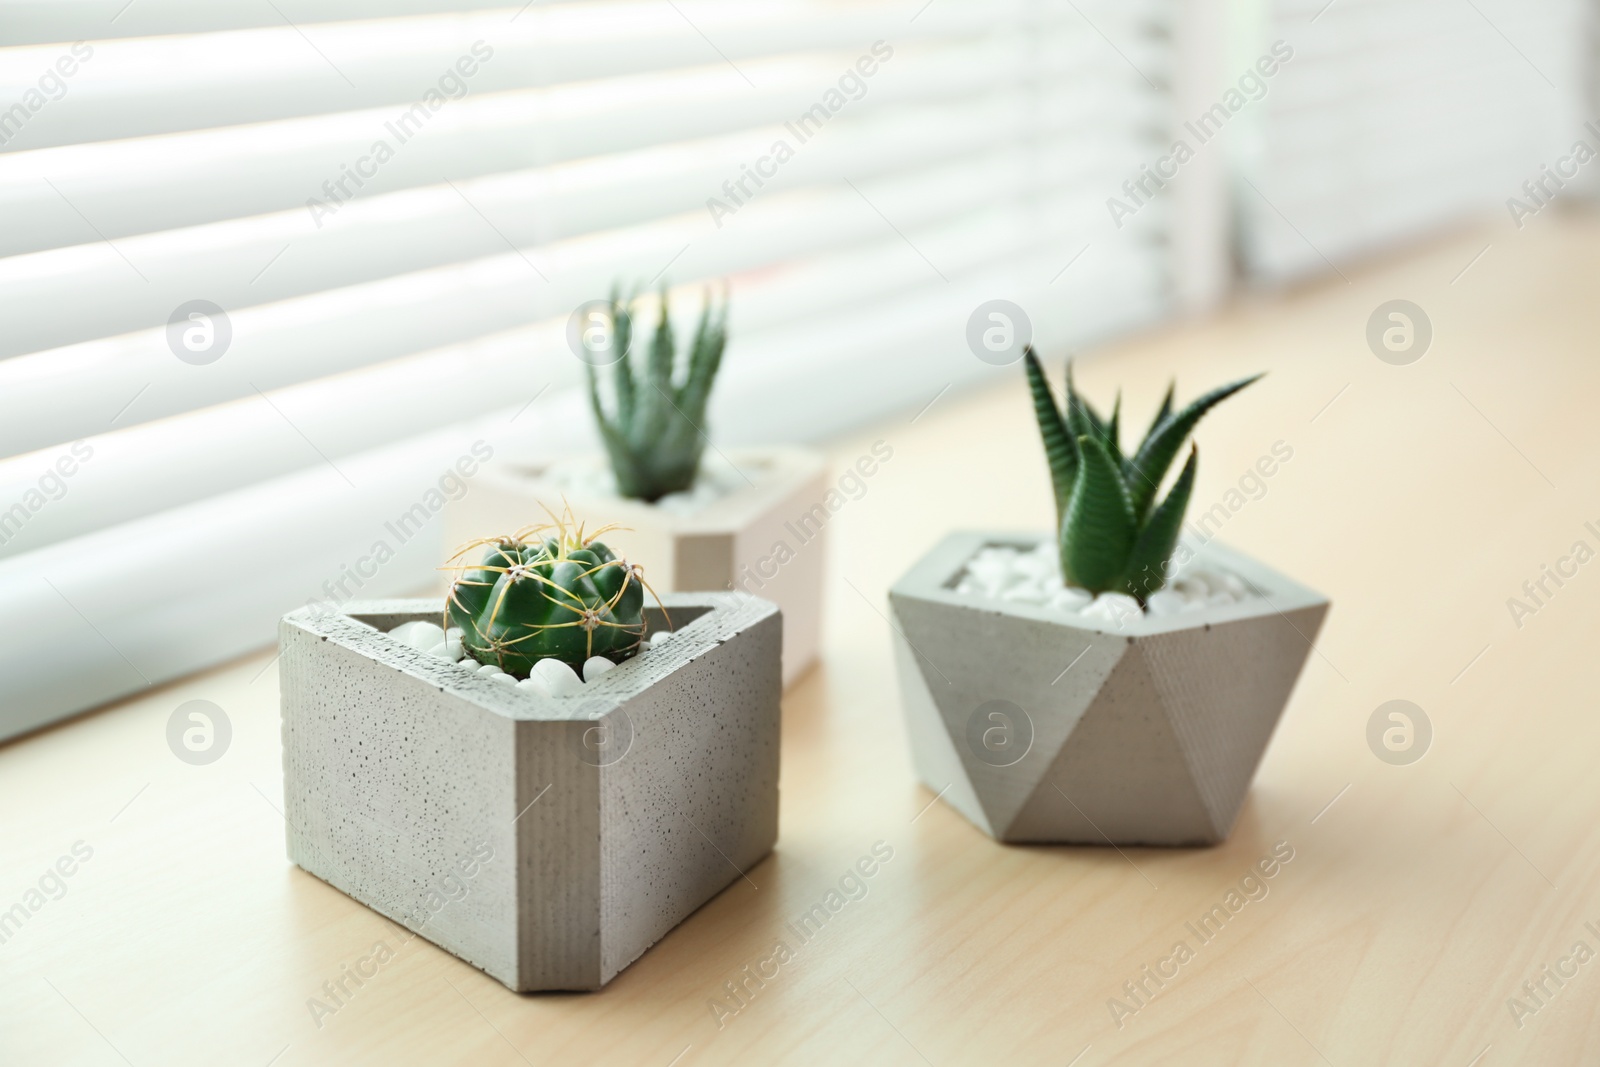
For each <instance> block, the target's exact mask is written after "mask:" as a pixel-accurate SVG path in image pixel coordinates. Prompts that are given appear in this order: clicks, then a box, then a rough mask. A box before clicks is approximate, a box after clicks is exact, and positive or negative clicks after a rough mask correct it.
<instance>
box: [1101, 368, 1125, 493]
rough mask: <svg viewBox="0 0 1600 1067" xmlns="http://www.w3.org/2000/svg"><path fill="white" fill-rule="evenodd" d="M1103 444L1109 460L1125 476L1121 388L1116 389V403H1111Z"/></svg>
mask: <svg viewBox="0 0 1600 1067" xmlns="http://www.w3.org/2000/svg"><path fill="white" fill-rule="evenodd" d="M1103 444H1104V445H1105V446H1106V451H1107V452H1109V453H1111V460H1112V462H1114V463H1115V464H1116V465H1117V470H1118V472H1119V473H1122V474H1123V477H1124V478H1126V477H1127V474H1126V472H1125V471H1123V466H1124V464H1123V459H1122V390H1121V389H1118V390H1117V401H1116V403H1115V404H1113V405H1111V421H1110V422H1109V423H1107V424H1106V436H1105V441H1104V442H1103Z"/></svg>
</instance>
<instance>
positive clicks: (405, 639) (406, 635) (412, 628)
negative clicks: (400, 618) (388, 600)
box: [389, 622, 422, 645]
mask: <svg viewBox="0 0 1600 1067" xmlns="http://www.w3.org/2000/svg"><path fill="white" fill-rule="evenodd" d="M421 625H422V623H421V622H403V623H401V624H400V625H399V626H396V627H395V628H394V629H392V630H390V631H389V636H390V637H392V638H394V639H395V640H396V641H399V642H400V643H401V644H403V645H409V644H411V635H412V634H414V633H416V630H417V627H418V626H421Z"/></svg>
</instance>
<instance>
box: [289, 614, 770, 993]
mask: <svg viewBox="0 0 1600 1067" xmlns="http://www.w3.org/2000/svg"><path fill="white" fill-rule="evenodd" d="M662 599H663V601H664V602H665V606H666V608H667V610H668V612H670V614H671V616H672V622H673V624H674V625H675V626H677V627H678V632H677V634H676V635H675V636H674V637H672V638H671V639H670V640H668V641H666V642H665V643H663V644H662V645H660V646H659V647H657V648H654V649H651V650H650V651H648V652H645V653H643V654H642V655H640V656H638V657H636V658H634V659H632V660H629V661H628V662H626V663H623V664H621V665H619V666H618V667H617V668H616V669H614V670H612V671H608V672H607V673H606V674H605V675H604V676H602V677H600V678H598V679H596V680H595V681H593V682H591V683H589V684H587V685H585V686H584V688H583V692H582V693H581V694H576V695H573V696H568V697H546V696H539V695H536V694H533V693H529V692H527V691H524V690H520V689H517V688H516V687H514V686H508V685H504V684H502V683H496V682H493V681H491V680H490V679H488V678H485V677H481V676H478V675H475V674H473V673H471V672H470V671H468V670H467V669H466V668H464V667H461V666H459V665H457V664H455V663H452V662H450V661H449V660H446V659H442V658H438V657H435V656H430V655H427V654H426V653H422V652H419V651H417V650H416V649H413V648H411V647H409V646H407V645H404V644H402V643H401V642H400V641H398V640H396V639H394V638H392V637H390V636H389V635H388V633H387V631H388V630H390V629H393V628H394V627H396V626H398V625H400V624H401V623H403V622H410V621H412V620H416V619H428V620H437V619H438V618H439V617H440V614H441V612H442V610H443V602H442V601H438V600H386V601H370V602H367V603H360V604H351V605H348V606H347V607H346V608H345V610H344V611H342V612H340V613H318V612H317V611H316V610H315V609H312V608H305V609H301V610H300V611H297V612H294V613H293V614H291V615H288V616H286V617H285V618H284V619H283V622H282V624H281V626H280V630H279V635H280V641H281V647H282V661H281V668H280V672H281V677H282V686H283V774H284V790H283V793H284V804H285V815H286V817H287V823H288V845H289V858H290V859H291V860H292V861H294V862H295V863H296V864H298V865H299V866H301V867H303V868H304V869H305V870H307V871H309V872H310V873H312V874H314V875H316V876H317V877H318V878H321V879H322V880H323V881H325V882H327V883H328V884H330V885H332V886H334V887H335V888H336V889H339V890H341V891H343V892H345V893H348V894H349V895H350V896H352V897H354V898H355V899H356V900H359V901H361V902H362V903H363V904H366V905H367V906H368V907H371V908H373V909H374V910H376V911H379V912H381V913H383V914H384V915H386V916H388V917H389V918H390V919H393V920H394V921H395V922H397V923H400V924H401V925H404V926H406V927H407V928H408V929H411V930H413V931H415V932H416V933H418V934H421V935H422V936H423V937H426V938H427V939H428V940H430V941H432V942H434V943H435V944H437V945H438V946H440V947H441V948H443V949H446V950H447V951H449V952H452V953H454V954H455V955H457V956H459V957H461V958H462V959H464V960H466V961H467V962H468V963H471V964H473V965H474V966H476V967H479V968H481V969H482V970H484V971H486V972H487V973H488V974H490V975H492V976H493V977H495V978H497V979H499V980H500V981H501V982H503V983H505V984H506V985H507V986H509V987H510V988H511V989H513V990H516V991H517V992H526V991H532V990H544V989H567V990H583V989H598V988H599V987H601V986H603V985H605V984H606V983H607V982H608V981H610V980H611V979H612V978H613V977H614V976H615V975H616V974H617V972H618V971H620V970H622V968H624V967H626V966H627V965H628V964H629V963H631V962H632V961H633V960H635V959H637V958H638V957H639V955H640V954H641V953H643V952H644V950H645V949H647V948H649V947H650V946H651V945H652V944H654V943H655V942H656V941H657V940H659V939H660V938H661V937H663V936H664V935H665V934H666V933H667V931H669V930H671V929H672V928H673V927H674V926H675V925H677V924H678V923H679V922H681V921H682V920H683V919H684V918H686V917H687V916H688V915H689V914H690V913H691V912H693V911H694V910H695V909H696V908H698V907H699V906H700V905H702V904H704V903H705V902H706V901H707V900H710V899H711V898H712V897H713V896H715V895H716V894H717V893H718V892H719V891H721V890H722V889H723V888H724V887H725V886H727V885H728V884H729V883H731V882H733V881H734V880H736V879H738V878H739V877H740V876H741V873H742V872H744V871H747V870H749V869H750V867H752V866H753V865H754V864H756V863H758V862H759V861H760V860H761V859H762V857H764V856H766V855H767V853H768V852H770V851H771V850H772V846H773V843H774V842H775V841H776V840H777V835H778V736H779V729H778V728H779V718H778V700H779V693H780V687H779V680H778V657H779V649H780V647H781V642H782V620H781V617H780V616H779V614H778V611H777V609H776V608H775V607H774V606H773V605H772V604H770V603H768V602H766V601H762V600H758V599H756V598H754V597H746V596H742V595H735V594H727V593H724V594H706V593H700V594H693V595H671V594H667V595H664V596H663V598H662ZM646 615H647V621H648V623H649V625H650V628H651V629H652V630H655V629H657V628H659V627H661V626H662V624H663V621H664V620H663V619H662V615H661V612H660V610H659V609H656V608H653V607H652V608H647V609H646Z"/></svg>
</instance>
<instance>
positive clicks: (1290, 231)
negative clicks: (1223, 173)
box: [1234, 0, 1600, 281]
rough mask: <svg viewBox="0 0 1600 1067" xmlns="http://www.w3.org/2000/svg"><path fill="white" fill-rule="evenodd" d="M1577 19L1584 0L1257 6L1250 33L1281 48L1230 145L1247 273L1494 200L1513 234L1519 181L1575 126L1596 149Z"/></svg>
mask: <svg viewBox="0 0 1600 1067" xmlns="http://www.w3.org/2000/svg"><path fill="white" fill-rule="evenodd" d="M1591 19H1592V13H1591V5H1589V4H1587V3H1585V2H1584V0H1551V2H1548V3H1539V4H1525V3H1516V2H1514V0H1465V2H1463V0H1381V2H1380V0H1335V2H1333V3H1329V2H1328V0H1274V2H1272V3H1270V4H1268V5H1266V8H1265V16H1264V21H1265V23H1266V25H1265V28H1264V30H1263V31H1262V37H1263V38H1264V39H1265V40H1268V41H1270V40H1273V39H1275V38H1285V39H1288V40H1289V41H1291V42H1293V47H1294V50H1295V54H1294V58H1293V59H1292V60H1291V61H1290V62H1288V63H1286V64H1284V67H1283V70H1282V73H1281V75H1280V76H1279V77H1277V78H1276V79H1275V83H1274V85H1273V87H1272V91H1271V93H1270V94H1269V96H1268V97H1267V98H1266V100H1265V101H1264V102H1263V103H1264V104H1265V108H1264V111H1263V112H1261V114H1262V116H1263V117H1262V118H1261V119H1260V122H1259V126H1258V128H1257V130H1256V131H1255V133H1256V135H1255V136H1254V137H1253V138H1252V139H1251V140H1250V142H1249V144H1248V145H1247V146H1245V147H1244V149H1243V151H1241V153H1240V160H1239V166H1238V170H1239V173H1240V174H1242V175H1243V176H1244V178H1245V180H1243V181H1239V182H1237V183H1236V185H1237V187H1236V189H1235V193H1234V195H1235V197H1236V203H1237V205H1238V218H1239V221H1240V227H1239V228H1240V239H1241V252H1242V258H1243V261H1244V265H1245V267H1246V269H1247V271H1248V272H1249V273H1251V274H1253V275H1254V276H1256V277H1257V278H1260V279H1264V280H1269V281H1276V280H1285V279H1290V278H1295V277H1299V276H1303V275H1306V274H1310V273H1316V272H1328V271H1330V270H1337V269H1339V268H1340V267H1342V266H1343V265H1345V264H1347V263H1349V262H1351V261H1352V260H1354V259H1356V258H1358V257H1360V256H1363V255H1368V254H1371V253H1373V252H1375V251H1377V250H1380V249H1382V248H1385V247H1388V246H1391V245H1393V244H1394V243H1395V242H1396V241H1398V240H1400V239H1402V238H1405V237H1409V236H1413V235H1416V234H1420V233H1425V232H1428V231H1431V230H1437V229H1439V228H1440V227H1443V226H1446V225H1449V224H1451V223H1454V222H1458V221H1460V220H1462V219H1464V218H1468V217H1474V216H1483V215H1490V216H1493V215H1494V214H1495V213H1498V214H1499V217H1500V218H1501V219H1503V220H1504V221H1505V222H1506V223H1507V231H1506V232H1507V234H1508V235H1509V234H1512V233H1514V232H1515V224H1514V222H1513V219H1512V215H1511V212H1510V210H1509V208H1508V205H1507V201H1508V200H1509V199H1511V198H1513V197H1516V198H1523V199H1526V198H1527V195H1528V194H1527V193H1526V192H1524V190H1523V183H1524V182H1525V181H1528V180H1530V179H1535V180H1537V179H1538V178H1539V177H1540V174H1541V167H1542V166H1546V165H1548V166H1552V167H1553V166H1555V165H1556V164H1557V163H1558V162H1559V161H1560V159H1561V157H1563V156H1566V155H1567V154H1568V153H1569V151H1570V149H1571V148H1572V146H1573V143H1574V142H1575V141H1577V140H1579V139H1585V140H1587V141H1588V142H1589V144H1590V145H1591V147H1595V148H1600V137H1597V136H1596V134H1594V133H1592V132H1589V131H1588V130H1586V128H1585V123H1586V122H1587V121H1589V120H1590V119H1592V118H1594V117H1595V116H1594V115H1593V114H1591V113H1590V111H1589V102H1588V85H1587V80H1588V71H1589V64H1588V61H1587V55H1586V51H1587V49H1588V48H1589V47H1591V45H1590V41H1591V39H1592V30H1591V26H1590V23H1591ZM1590 169H1593V167H1591V168H1590ZM1592 181H1593V175H1591V174H1579V175H1578V176H1577V182H1578V184H1580V185H1588V184H1589V183H1591V182H1592ZM1549 189H1550V190H1552V191H1555V190H1556V187H1555V186H1554V185H1551V186H1549Z"/></svg>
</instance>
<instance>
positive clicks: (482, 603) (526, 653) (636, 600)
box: [445, 517, 646, 678]
mask: <svg viewBox="0 0 1600 1067" xmlns="http://www.w3.org/2000/svg"><path fill="white" fill-rule="evenodd" d="M611 528H612V527H605V528H602V529H601V530H598V531H596V532H595V533H594V534H593V535H589V536H585V535H584V531H583V527H582V526H581V525H579V526H577V527H576V528H575V529H574V527H573V526H572V525H571V523H570V522H569V521H567V518H566V517H564V518H562V519H557V520H556V522H554V523H553V524H547V525H541V526H533V527H528V528H526V529H524V530H519V531H518V532H517V533H515V534H512V535H510V536H507V537H490V538H483V539H481V540H478V541H473V542H470V543H469V544H466V545H464V546H462V547H461V548H460V549H459V550H457V552H456V554H455V555H454V556H453V557H452V561H453V562H454V569H455V570H456V571H457V574H456V578H455V580H454V581H453V582H451V583H450V595H449V598H448V599H447V600H446V602H445V628H446V629H449V628H450V627H459V628H460V629H461V632H462V637H461V647H462V650H463V651H464V652H465V654H466V655H468V656H471V657H472V658H473V659H475V660H477V661H478V662H479V663H493V664H495V665H496V666H498V667H499V668H500V669H501V670H503V671H505V672H506V673H507V674H510V675H513V676H515V677H517V678H526V677H528V674H529V672H530V671H532V669H533V665H534V664H535V663H537V662H539V661H540V660H542V659H558V660H561V661H562V662H563V663H565V664H567V665H568V666H569V667H572V668H573V669H574V670H577V669H579V668H581V667H582V666H583V663H584V661H586V660H587V659H589V658H590V657H591V656H604V657H606V658H607V659H609V660H611V661H612V662H613V663H621V662H622V661H624V660H626V659H629V658H631V657H632V656H633V655H634V654H636V653H637V652H638V651H639V649H640V648H641V647H642V643H643V638H644V633H645V621H644V593H645V589H646V586H645V584H644V577H643V573H642V570H641V568H639V567H637V566H635V565H633V564H630V563H628V562H627V561H626V560H624V559H620V558H618V557H617V555H616V554H615V553H613V552H612V551H611V550H610V549H609V548H607V547H606V546H605V544H604V543H603V542H601V541H600V540H599V539H598V538H599V536H600V535H601V534H603V533H605V532H606V530H608V529H611ZM479 549H485V550H486V551H485V552H484V556H483V559H482V561H481V562H478V563H475V564H474V563H470V562H466V560H467V557H469V556H470V555H472V554H474V553H476V552H477V551H478V550H479Z"/></svg>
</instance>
